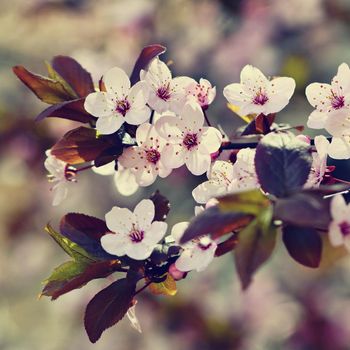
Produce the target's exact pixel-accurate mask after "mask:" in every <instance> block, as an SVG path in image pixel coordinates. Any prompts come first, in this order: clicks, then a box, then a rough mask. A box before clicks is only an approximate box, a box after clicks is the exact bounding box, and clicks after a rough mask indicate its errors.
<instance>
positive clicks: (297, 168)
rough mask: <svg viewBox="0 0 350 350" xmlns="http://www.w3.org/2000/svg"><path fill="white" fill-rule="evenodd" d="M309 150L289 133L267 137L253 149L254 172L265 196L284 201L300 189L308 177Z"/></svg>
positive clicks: (273, 134)
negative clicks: (266, 194) (273, 196)
mask: <svg viewBox="0 0 350 350" xmlns="http://www.w3.org/2000/svg"><path fill="white" fill-rule="evenodd" d="M311 163H312V157H311V154H310V147H309V145H307V144H306V143H305V142H303V141H300V140H299V139H297V138H296V136H295V135H293V134H292V133H290V132H279V133H270V134H268V135H266V136H264V137H263V139H262V140H261V141H260V142H259V144H258V146H257V148H256V154H255V169H256V173H257V175H258V178H259V183H260V185H261V187H262V189H263V190H264V191H265V192H268V193H270V194H273V195H275V196H276V197H285V196H288V194H289V193H290V192H292V191H294V190H297V189H298V188H301V187H302V186H303V185H304V184H305V182H306V180H307V178H308V176H309V173H310V170H311Z"/></svg>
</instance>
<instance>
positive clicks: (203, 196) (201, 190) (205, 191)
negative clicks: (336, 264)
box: [192, 181, 226, 204]
mask: <svg viewBox="0 0 350 350" xmlns="http://www.w3.org/2000/svg"><path fill="white" fill-rule="evenodd" d="M225 192H226V186H222V185H217V184H214V183H212V182H211V181H206V182H203V183H202V184H200V185H198V186H197V187H196V188H195V189H194V190H193V191H192V196H193V198H194V200H195V201H196V202H197V203H201V204H205V203H207V202H208V200H209V199H211V198H214V197H217V196H220V195H222V194H225Z"/></svg>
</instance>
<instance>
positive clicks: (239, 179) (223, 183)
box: [192, 148, 259, 204]
mask: <svg viewBox="0 0 350 350" xmlns="http://www.w3.org/2000/svg"><path fill="white" fill-rule="evenodd" d="M254 156H255V150H254V149H250V148H245V149H242V150H240V151H239V152H238V153H237V160H236V162H235V163H234V164H232V163H231V162H229V161H223V160H217V161H216V162H215V163H214V164H213V166H212V167H211V169H210V171H208V174H207V175H208V179H209V180H208V181H205V182H203V183H202V184H200V185H198V186H197V187H196V188H195V189H194V190H193V191H192V195H193V198H194V199H195V201H196V202H197V203H201V204H204V203H207V202H208V201H209V200H210V199H212V198H214V197H218V196H221V195H224V194H227V193H232V192H235V191H242V190H247V189H251V188H257V187H259V183H258V179H257V175H256V172H255V166H254Z"/></svg>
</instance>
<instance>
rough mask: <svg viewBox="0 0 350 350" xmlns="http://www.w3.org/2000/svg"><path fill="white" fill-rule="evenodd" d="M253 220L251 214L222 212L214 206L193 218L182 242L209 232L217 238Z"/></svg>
mask: <svg viewBox="0 0 350 350" xmlns="http://www.w3.org/2000/svg"><path fill="white" fill-rule="evenodd" d="M251 220H252V216H251V215H247V214H242V213H233V212H222V211H221V210H220V209H219V208H218V207H217V206H213V207H210V208H208V209H206V210H204V211H203V212H202V213H200V214H199V215H197V216H195V217H194V218H193V219H192V220H191V222H190V224H189V225H188V227H187V229H186V230H185V232H184V234H183V236H182V238H181V241H180V243H181V244H183V243H186V242H187V241H190V240H192V239H194V238H197V237H199V236H202V235H206V234H209V233H210V234H211V235H212V236H213V237H214V238H217V237H220V236H222V235H224V234H226V233H229V232H231V231H233V230H237V229H238V228H241V227H243V226H246V225H247V224H248V223H249V222H250V221H251Z"/></svg>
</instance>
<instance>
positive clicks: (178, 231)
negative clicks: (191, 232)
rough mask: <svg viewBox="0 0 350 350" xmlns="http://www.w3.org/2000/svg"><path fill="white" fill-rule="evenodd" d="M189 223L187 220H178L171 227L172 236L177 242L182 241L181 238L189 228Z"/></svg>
mask: <svg viewBox="0 0 350 350" xmlns="http://www.w3.org/2000/svg"><path fill="white" fill-rule="evenodd" d="M188 225H189V222H187V221H184V222H178V223H177V224H175V225H174V226H173V228H172V229H171V236H172V237H173V238H174V240H175V243H176V244H179V243H180V239H181V237H182V235H183V233H184V232H185V230H186V229H187V227H188Z"/></svg>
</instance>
